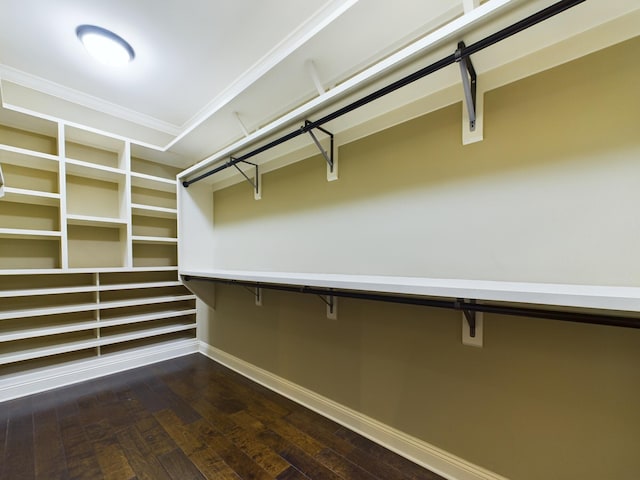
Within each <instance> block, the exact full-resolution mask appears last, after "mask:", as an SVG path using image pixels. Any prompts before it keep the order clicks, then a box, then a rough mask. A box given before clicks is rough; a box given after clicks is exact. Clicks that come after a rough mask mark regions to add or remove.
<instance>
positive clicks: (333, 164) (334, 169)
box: [302, 120, 338, 182]
mask: <svg viewBox="0 0 640 480" xmlns="http://www.w3.org/2000/svg"><path fill="white" fill-rule="evenodd" d="M309 126H311V128H309ZM302 128H303V129H305V130H307V132H308V133H309V135H311V138H312V140H313V143H315V144H316V147H318V150H320V153H321V154H322V156H323V157H324V159H325V160H326V162H327V181H329V182H332V181H334V180H337V179H338V154H337V149H336V148H335V146H334V141H333V133H331V132H329V131H328V130H326V129H324V128H322V127H319V126H314V125H313V122H311V121H309V120H305V122H304V127H302ZM314 128H317V129H318V130H320V131H321V132H322V133H324V134H326V135H328V136H329V139H330V145H329V149H330V150H331V152H327V151H326V150H325V149H324V147H323V146H322V144H321V143H320V140H318V137H317V136H316V134H315V133H313V129H314Z"/></svg>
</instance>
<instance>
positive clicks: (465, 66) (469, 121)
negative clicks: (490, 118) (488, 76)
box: [455, 42, 484, 145]
mask: <svg viewBox="0 0 640 480" xmlns="http://www.w3.org/2000/svg"><path fill="white" fill-rule="evenodd" d="M465 49H466V45H465V43H464V42H458V49H457V50H456V51H455V59H456V62H457V63H458V65H459V66H460V76H461V78H462V88H463V89H464V104H463V120H462V122H463V123H462V139H463V144H465V145H466V144H469V143H474V142H478V141H481V140H482V138H483V134H482V130H483V121H482V120H483V119H482V116H483V107H484V105H483V104H484V102H483V100H484V98H483V94H482V93H480V94H478V87H477V83H478V76H477V74H476V69H475V68H474V66H473V62H472V61H471V57H470V56H469V55H468V54H465ZM465 107H466V108H465Z"/></svg>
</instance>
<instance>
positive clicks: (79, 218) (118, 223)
mask: <svg viewBox="0 0 640 480" xmlns="http://www.w3.org/2000/svg"><path fill="white" fill-rule="evenodd" d="M67 224H68V225H86V226H91V227H123V226H126V225H127V220H125V219H122V218H108V217H93V216H90V215H74V214H68V215H67Z"/></svg>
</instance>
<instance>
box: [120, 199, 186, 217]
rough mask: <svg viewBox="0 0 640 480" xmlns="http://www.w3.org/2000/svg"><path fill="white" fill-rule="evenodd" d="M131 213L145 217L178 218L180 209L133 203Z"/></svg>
mask: <svg viewBox="0 0 640 480" xmlns="http://www.w3.org/2000/svg"><path fill="white" fill-rule="evenodd" d="M131 213H132V214H133V215H141V216H144V217H162V218H176V217H177V216H178V209H176V208H165V207H156V206H153V205H142V204H140V203H133V204H132V205H131Z"/></svg>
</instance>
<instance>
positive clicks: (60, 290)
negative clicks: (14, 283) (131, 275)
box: [0, 280, 182, 298]
mask: <svg viewBox="0 0 640 480" xmlns="http://www.w3.org/2000/svg"><path fill="white" fill-rule="evenodd" d="M180 285H182V282H180V281H179V280H176V281H168V282H146V283H144V282H143V283H127V284H116V285H100V286H97V285H86V286H78V287H54V288H26V289H21V290H0V298H12V297H31V296H43V295H64V294H67V293H91V292H112V291H120V290H139V289H144V288H162V287H178V286H180Z"/></svg>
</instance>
